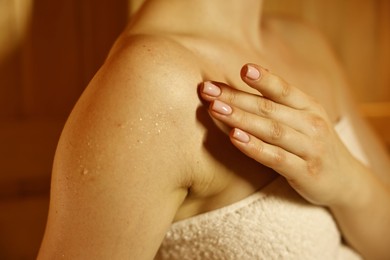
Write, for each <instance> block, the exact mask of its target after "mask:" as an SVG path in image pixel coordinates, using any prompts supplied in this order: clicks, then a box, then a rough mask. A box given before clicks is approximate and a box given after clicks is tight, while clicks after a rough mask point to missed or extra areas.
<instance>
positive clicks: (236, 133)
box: [233, 128, 249, 143]
mask: <svg viewBox="0 0 390 260" xmlns="http://www.w3.org/2000/svg"><path fill="white" fill-rule="evenodd" d="M233 138H234V139H236V140H238V141H240V142H242V143H247V142H249V135H248V134H247V133H245V132H244V131H242V130H240V129H238V128H234V130H233Z"/></svg>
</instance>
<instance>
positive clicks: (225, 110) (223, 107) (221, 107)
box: [211, 100, 232, 115]
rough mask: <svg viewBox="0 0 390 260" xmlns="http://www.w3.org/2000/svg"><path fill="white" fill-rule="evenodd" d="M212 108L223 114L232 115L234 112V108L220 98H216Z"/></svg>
mask: <svg viewBox="0 0 390 260" xmlns="http://www.w3.org/2000/svg"><path fill="white" fill-rule="evenodd" d="M211 109H212V110H214V111H215V112H217V113H220V114H223V115H230V114H231V113H232V108H231V107H230V106H229V105H227V104H225V103H223V102H222V101H219V100H214V102H213V104H212V106H211Z"/></svg>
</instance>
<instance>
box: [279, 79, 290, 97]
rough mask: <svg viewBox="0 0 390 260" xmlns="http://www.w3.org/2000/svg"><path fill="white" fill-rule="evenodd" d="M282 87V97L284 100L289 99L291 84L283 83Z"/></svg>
mask: <svg viewBox="0 0 390 260" xmlns="http://www.w3.org/2000/svg"><path fill="white" fill-rule="evenodd" d="M281 87H282V90H281V93H280V96H281V97H282V98H286V97H288V96H289V95H290V93H291V86H290V85H289V84H287V82H285V81H281Z"/></svg>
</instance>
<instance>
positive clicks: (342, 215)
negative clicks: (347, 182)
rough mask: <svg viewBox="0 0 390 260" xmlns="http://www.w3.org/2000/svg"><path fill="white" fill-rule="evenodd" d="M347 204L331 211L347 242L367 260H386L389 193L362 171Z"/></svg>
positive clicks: (389, 232) (389, 238)
mask: <svg viewBox="0 0 390 260" xmlns="http://www.w3.org/2000/svg"><path fill="white" fill-rule="evenodd" d="M359 171H360V172H359V173H360V174H357V175H359V176H360V177H361V178H359V182H356V183H354V184H353V185H352V188H351V190H352V192H351V193H350V196H349V200H350V201H349V202H348V203H347V204H344V205H338V206H333V207H330V210H331V211H332V213H333V215H334V217H335V218H336V221H337V222H338V224H339V227H340V229H341V231H342V233H343V235H344V237H345V239H346V241H347V242H348V243H349V244H350V245H351V246H352V247H354V248H355V249H356V250H357V251H359V253H361V254H362V255H363V256H364V257H365V258H366V259H389V258H390V248H389V244H388V241H390V191H389V188H388V187H387V186H385V185H384V184H382V183H381V182H380V181H379V179H377V178H376V177H375V175H374V173H372V172H370V171H369V170H368V169H366V168H364V167H361V168H360V169H359Z"/></svg>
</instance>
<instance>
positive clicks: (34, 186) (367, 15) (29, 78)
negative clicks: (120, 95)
mask: <svg viewBox="0 0 390 260" xmlns="http://www.w3.org/2000/svg"><path fill="white" fill-rule="evenodd" d="M130 6H131V5H130V4H129V0H116V1H111V2H109V1H93V0H57V1H50V0H39V1H38V0H36V1H34V0H2V1H0V259H34V258H35V256H36V253H37V250H38V247H39V244H40V242H41V239H42V234H43V230H44V225H45V221H46V215H47V207H48V195H49V182H50V172H51V163H52V159H53V155H54V151H55V146H56V143H57V140H58V137H59V135H60V131H61V128H62V126H63V124H64V122H65V120H66V117H67V115H68V114H69V112H70V110H71V108H72V106H73V105H74V103H75V102H76V100H77V98H78V97H79V95H80V94H81V92H82V91H83V89H84V88H85V86H86V85H87V83H88V81H89V80H90V79H91V77H92V76H93V74H94V73H95V72H96V70H97V69H98V68H99V66H100V65H101V63H102V62H103V60H104V58H105V56H106V54H107V52H108V50H109V48H110V46H111V44H112V43H113V41H114V39H115V38H116V37H117V35H118V34H119V33H120V32H121V30H122V29H123V28H124V26H125V24H126V21H127V19H128V16H129V10H130ZM266 11H267V12H278V13H286V14H290V15H295V16H298V17H301V18H303V19H304V20H307V21H309V22H311V23H313V24H314V25H316V26H317V27H319V28H320V29H321V30H322V31H323V32H324V33H325V35H326V36H327V37H328V38H329V40H330V42H331V44H333V47H334V48H335V50H336V52H337V54H338V55H339V57H340V60H341V61H342V62H343V63H344V65H345V67H346V71H347V73H348V75H349V78H350V80H351V83H352V85H353V88H354V92H355V94H356V97H357V99H358V101H359V104H360V107H361V110H362V113H363V114H364V116H366V117H367V119H368V120H369V121H370V122H371V123H372V124H373V126H374V127H375V129H376V131H377V132H378V134H379V135H380V136H381V137H382V138H383V139H384V140H385V141H386V142H387V145H390V73H389V69H390V1H387V0H362V1H354V0H328V1H312V0H289V1H284V0H272V1H266Z"/></svg>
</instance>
